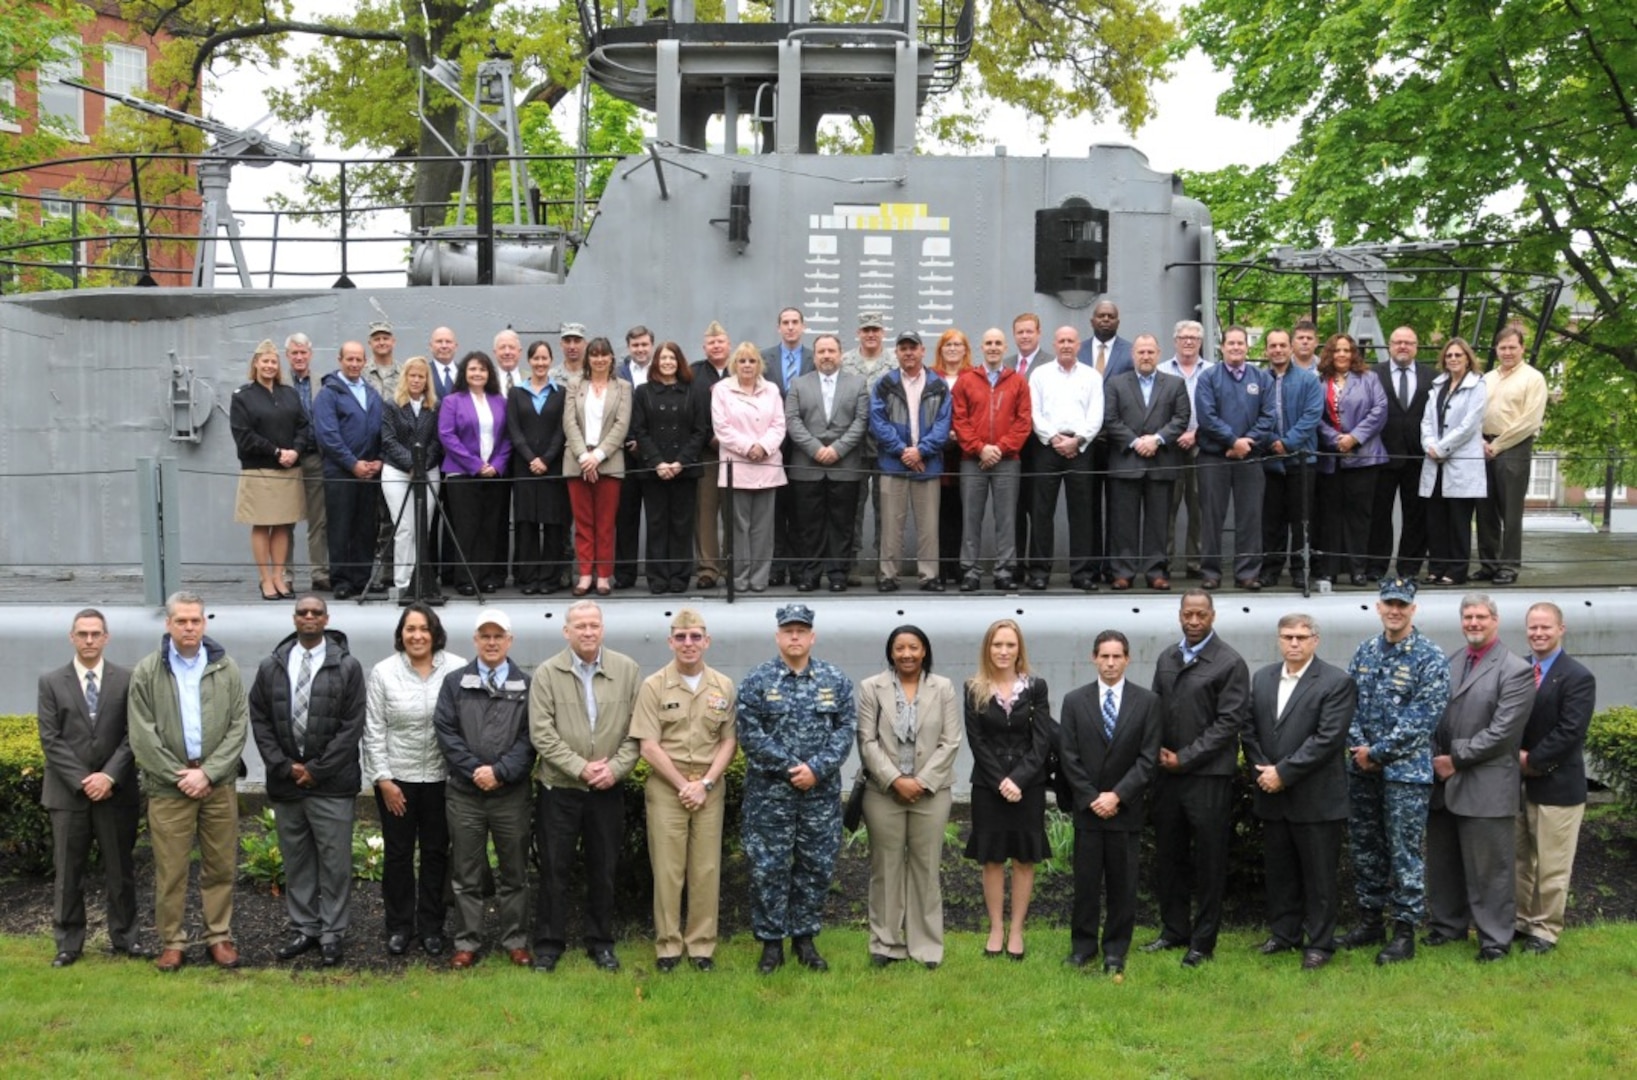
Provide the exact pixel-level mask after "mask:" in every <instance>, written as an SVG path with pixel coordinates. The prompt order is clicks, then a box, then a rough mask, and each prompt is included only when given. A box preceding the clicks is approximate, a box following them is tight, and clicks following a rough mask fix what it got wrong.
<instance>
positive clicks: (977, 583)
mask: <svg viewBox="0 0 1637 1080" xmlns="http://www.w3.org/2000/svg"><path fill="white" fill-rule="evenodd" d="M981 588H983V579H982V578H981V577H979V576H978V575H977V573H976V572H973V573H970V574H967V575H966V576H965V577H963V578H961V592H977V591H978V590H979V589H981Z"/></svg>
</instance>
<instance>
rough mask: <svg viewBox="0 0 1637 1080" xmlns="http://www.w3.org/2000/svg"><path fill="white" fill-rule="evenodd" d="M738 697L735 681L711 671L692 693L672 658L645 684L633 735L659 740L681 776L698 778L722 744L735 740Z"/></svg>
mask: <svg viewBox="0 0 1637 1080" xmlns="http://www.w3.org/2000/svg"><path fill="white" fill-rule="evenodd" d="M737 697H738V695H737V692H736V691H735V689H734V685H733V680H732V679H730V678H728V677H727V676H726V675H723V674H722V673H721V672H719V671H716V670H715V669H713V668H710V667H706V668H705V670H704V672H703V673H702V674H701V675H700V679H699V689H698V690H697V691H693V690H689V689H688V684H687V682H685V681H684V680H683V678H682V675H681V673H680V672H678V671H677V669H676V661H674V660H673V661H672V662H671V663H669V664H666V665H665V666H664V667H663V668H661V669H660V670H659V671H657V672H655V673H654V674H652V675H650V676H648V678H647V679H645V680H643V683H642V688H641V689H640V690H638V691H637V705H636V709H635V711H634V712H633V713H632V715H631V737H632V738H634V739H638V740H645V739H652V740H654V741H656V742H658V743H659V748H660V749H661V750H663V751H665V755H666V756H667V757H669V758H670V759H671V763H672V764H673V765H675V766H676V768H677V771H678V772H680V773H681V774H682V775H683V776H685V777H687V778H688V779H690V780H697V779H699V778H700V777H701V776H703V775H704V774H705V770H706V769H708V768H710V763H711V760H712V759H713V758H714V757H716V751H717V750H719V749H720V748H721V746H722V742H723V740H724V739H730V738H733V737H734V735H733V731H734V728H733V718H734V716H735V714H736V712H737V707H738V702H737Z"/></svg>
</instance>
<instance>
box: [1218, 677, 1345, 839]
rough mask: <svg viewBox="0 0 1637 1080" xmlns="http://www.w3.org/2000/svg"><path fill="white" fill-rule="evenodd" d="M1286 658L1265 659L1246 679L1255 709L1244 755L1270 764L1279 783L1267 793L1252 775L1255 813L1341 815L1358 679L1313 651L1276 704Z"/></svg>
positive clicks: (1296, 817)
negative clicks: (1279, 787) (1266, 662)
mask: <svg viewBox="0 0 1637 1080" xmlns="http://www.w3.org/2000/svg"><path fill="white" fill-rule="evenodd" d="M1284 667H1285V665H1284V663H1283V662H1282V661H1281V662H1280V663H1277V664H1269V665H1268V666H1267V667H1265V668H1262V669H1261V670H1260V671H1258V672H1257V673H1256V675H1255V677H1253V678H1252V679H1251V700H1252V702H1253V706H1252V712H1253V715H1252V716H1251V717H1250V718H1249V719H1248V721H1247V722H1246V724H1245V730H1244V733H1243V736H1242V738H1243V741H1244V744H1245V760H1246V761H1247V762H1249V763H1250V764H1251V765H1253V766H1255V765H1272V766H1274V768H1275V770H1276V771H1277V772H1278V774H1279V781H1280V783H1282V784H1284V786H1285V787H1284V790H1283V791H1280V792H1278V793H1277V794H1273V795H1270V794H1268V793H1267V792H1265V791H1263V790H1262V788H1261V787H1260V785H1258V784H1256V783H1255V780H1256V773H1255V772H1254V771H1253V772H1252V773H1251V781H1252V784H1251V798H1252V800H1253V805H1254V807H1255V810H1256V816H1257V817H1259V818H1263V819H1266V820H1273V821H1296V822H1319V821H1345V820H1347V814H1348V803H1347V730H1348V727H1349V725H1351V724H1352V722H1353V710H1354V709H1355V708H1356V707H1357V705H1358V687H1357V686H1356V685H1354V683H1353V680H1352V679H1350V678H1348V676H1347V672H1345V671H1343V670H1341V669H1340V668H1337V667H1333V666H1331V665H1330V664H1327V663H1325V662H1324V661H1323V660H1320V659H1319V658H1318V657H1314V658H1313V662H1312V663H1311V664H1309V665H1308V668H1307V670H1306V671H1304V672H1302V677H1301V678H1300V679H1299V680H1297V682H1296V687H1295V689H1293V690H1292V691H1291V692H1290V700H1289V701H1287V702H1286V703H1285V711H1284V712H1283V713H1281V712H1279V680H1280V678H1281V676H1282V675H1283V674H1284Z"/></svg>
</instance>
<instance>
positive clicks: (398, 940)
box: [387, 934, 409, 956]
mask: <svg viewBox="0 0 1637 1080" xmlns="http://www.w3.org/2000/svg"><path fill="white" fill-rule="evenodd" d="M408 951H409V935H408V934H393V935H391V936H390V937H388V938H387V952H389V953H391V954H392V955H393V956H402V955H403V954H404V953H406V952H408Z"/></svg>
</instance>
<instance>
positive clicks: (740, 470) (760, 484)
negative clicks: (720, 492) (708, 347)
mask: <svg viewBox="0 0 1637 1080" xmlns="http://www.w3.org/2000/svg"><path fill="white" fill-rule="evenodd" d="M730 364H731V365H732V370H733V378H731V379H723V380H722V381H721V382H719V383H717V384H716V386H715V387H714V388H712V390H711V427H712V428H713V429H714V430H715V432H716V440H717V442H718V443H719V444H721V452H722V465H721V478H720V481H719V484H720V486H721V487H724V488H725V487H731V488H733V496H732V498H733V587H734V588H735V589H739V590H741V591H743V590H745V589H749V590H750V591H751V592H766V591H767V579H768V576H769V575H770V574H771V573H772V570H773V496H774V493H775V492H776V491H777V490H778V489H779V488H781V487H783V486H784V483H785V480H784V458H783V454H782V452H781V449H780V448H781V447H782V446H783V444H784V398H783V396H782V395H781V394H780V393H779V388H778V387H776V386H774V385H773V384H772V383H770V382H768V381H767V380H766V379H764V378H762V350H761V349H759V348H758V347H757V346H756V344H755V343H754V342H749V341H747V342H744V343H743V344H741V345H740V346H739V347H738V348H737V349H735V350H734V351H733V359H732V360H731V361H730Z"/></svg>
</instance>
